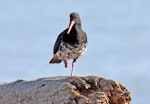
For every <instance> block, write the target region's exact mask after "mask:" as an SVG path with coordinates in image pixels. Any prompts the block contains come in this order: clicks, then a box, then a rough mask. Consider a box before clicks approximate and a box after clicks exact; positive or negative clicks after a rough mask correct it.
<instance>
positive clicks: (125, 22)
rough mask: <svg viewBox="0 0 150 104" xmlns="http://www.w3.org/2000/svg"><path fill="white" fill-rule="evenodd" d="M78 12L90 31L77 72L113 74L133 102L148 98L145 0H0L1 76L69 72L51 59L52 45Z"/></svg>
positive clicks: (149, 11) (149, 17)
mask: <svg viewBox="0 0 150 104" xmlns="http://www.w3.org/2000/svg"><path fill="white" fill-rule="evenodd" d="M71 12H78V13H79V14H80V17H81V20H82V28H83V30H84V31H85V32H86V33H87V36H88V49H87V52H86V53H85V54H84V55H83V56H82V57H80V58H79V59H78V60H77V63H76V67H75V71H74V75H75V76H100V77H104V78H107V79H113V80H116V81H118V82H120V83H122V84H123V85H125V86H126V87H127V89H128V90H129V91H130V92H131V94H132V102H131V104H148V103H149V101H150V99H149V98H150V95H149V94H150V90H149V89H150V73H149V70H150V1H149V0H121V1H120V0H113V1H111V0H105V1H104V0H94V1H81V0H75V1H70V0H65V1H60V0H55V1H53V0H0V82H11V81H16V80H17V79H24V80H35V79H38V78H41V77H52V76H69V75H70V72H71V62H72V60H70V61H69V67H68V68H67V69H65V68H64V65H63V63H61V64H49V60H50V59H51V57H52V55H53V45H54V43H55V40H56V38H57V36H58V35H59V33H60V32H62V31H63V30H64V29H66V28H67V27H68V25H69V15H70V13H71Z"/></svg>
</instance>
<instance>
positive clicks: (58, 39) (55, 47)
mask: <svg viewBox="0 0 150 104" xmlns="http://www.w3.org/2000/svg"><path fill="white" fill-rule="evenodd" d="M65 32H66V30H65V31H63V32H62V33H60V34H59V35H58V37H57V40H56V42H55V44H54V50H53V53H54V54H56V53H57V51H58V49H59V46H60V43H61V42H62V41H63V37H64V34H65Z"/></svg>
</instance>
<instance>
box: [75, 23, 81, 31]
mask: <svg viewBox="0 0 150 104" xmlns="http://www.w3.org/2000/svg"><path fill="white" fill-rule="evenodd" d="M74 28H75V30H76V31H81V30H82V27H81V24H76V25H75V26H74Z"/></svg>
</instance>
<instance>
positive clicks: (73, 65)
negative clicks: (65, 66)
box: [71, 59, 76, 76]
mask: <svg viewBox="0 0 150 104" xmlns="http://www.w3.org/2000/svg"><path fill="white" fill-rule="evenodd" d="M75 61H76V59H74V60H73V62H72V70H71V76H72V75H73V70H74V67H75V65H76V63H75Z"/></svg>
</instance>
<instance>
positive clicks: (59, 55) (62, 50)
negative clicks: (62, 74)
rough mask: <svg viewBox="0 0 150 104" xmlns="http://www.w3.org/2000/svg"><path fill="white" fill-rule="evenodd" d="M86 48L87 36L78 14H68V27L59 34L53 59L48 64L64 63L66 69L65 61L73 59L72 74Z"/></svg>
mask: <svg viewBox="0 0 150 104" xmlns="http://www.w3.org/2000/svg"><path fill="white" fill-rule="evenodd" d="M86 48H87V36H86V33H85V32H84V31H83V30H82V28H81V20H80V17H79V14H78V13H71V14H70V24H69V27H68V28H67V29H66V30H64V31H63V32H62V33H60V34H59V36H58V38H57V40H56V42H55V45H54V51H53V58H52V59H51V60H50V62H49V63H60V62H62V61H63V62H64V64H65V67H66V68H67V66H68V65H67V60H69V59H73V62H72V71H71V76H72V74H73V70H74V66H75V62H76V60H77V59H78V57H80V56H81V55H82V54H83V53H84V52H85V50H86Z"/></svg>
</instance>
